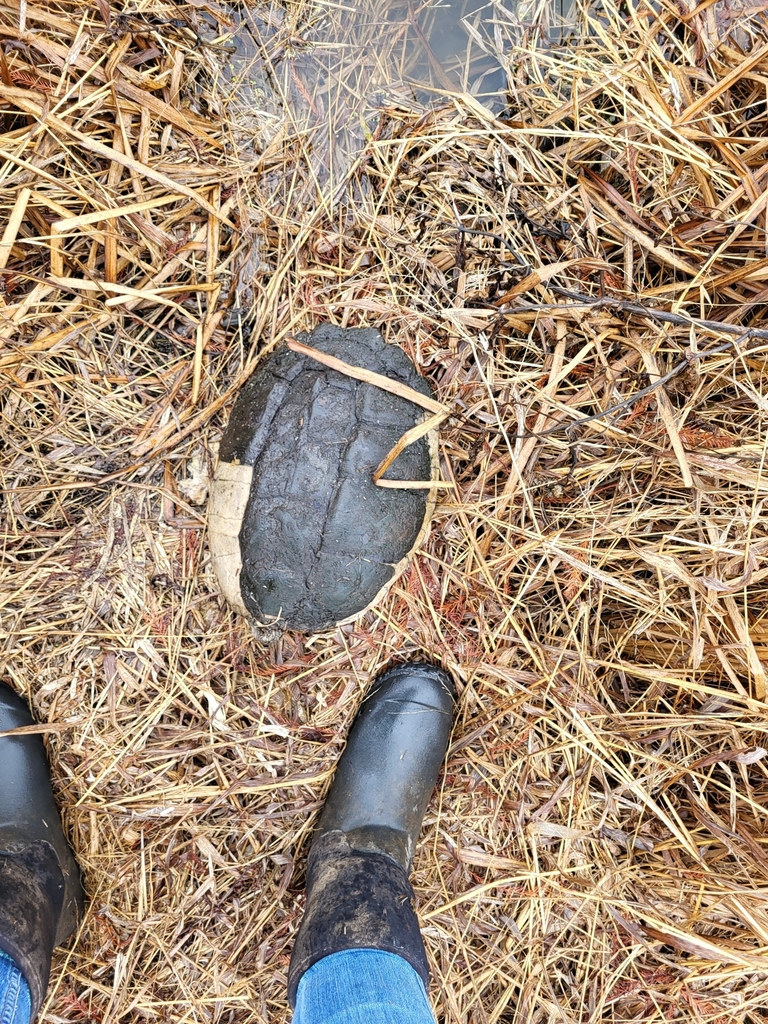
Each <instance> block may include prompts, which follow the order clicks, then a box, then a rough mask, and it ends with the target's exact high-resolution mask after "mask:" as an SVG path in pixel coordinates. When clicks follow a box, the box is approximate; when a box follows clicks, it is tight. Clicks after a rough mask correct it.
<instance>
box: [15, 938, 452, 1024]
mask: <svg viewBox="0 0 768 1024" xmlns="http://www.w3.org/2000/svg"><path fill="white" fill-rule="evenodd" d="M0 1024H2V1022H0ZM293 1024H435V1018H434V1016H433V1014H432V1010H431V1009H430V1006H429V1000H428V999H427V993H426V989H425V988H424V982H423V981H422V980H421V978H420V977H419V976H418V974H417V973H416V971H414V969H413V968H412V967H411V965H410V964H409V963H408V962H407V961H406V960H403V958H402V957H401V956H397V955H396V954H394V953H382V952H381V950H378V949H347V950H344V951H343V952H341V953H333V954H332V955H331V956H326V957H324V958H323V959H322V960H318V962H317V963H316V964H315V965H314V966H313V967H310V968H309V970H308V971H307V972H306V974H304V976H303V977H302V979H301V981H300V982H299V987H298V991H297V993H296V1009H295V1010H294V1012H293Z"/></svg>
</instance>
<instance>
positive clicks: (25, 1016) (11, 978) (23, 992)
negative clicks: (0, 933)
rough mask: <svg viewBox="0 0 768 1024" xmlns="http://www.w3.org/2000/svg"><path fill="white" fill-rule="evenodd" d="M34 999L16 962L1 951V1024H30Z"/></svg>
mask: <svg viewBox="0 0 768 1024" xmlns="http://www.w3.org/2000/svg"><path fill="white" fill-rule="evenodd" d="M31 1013H32V999H31V998H30V995H29V988H28V986H27V983H26V981H24V975H23V974H22V973H21V971H20V970H19V968H18V967H17V966H16V963H15V961H14V960H11V958H10V957H9V956H6V954H5V953H3V952H2V951H0V1024H29V1018H30V1015H31Z"/></svg>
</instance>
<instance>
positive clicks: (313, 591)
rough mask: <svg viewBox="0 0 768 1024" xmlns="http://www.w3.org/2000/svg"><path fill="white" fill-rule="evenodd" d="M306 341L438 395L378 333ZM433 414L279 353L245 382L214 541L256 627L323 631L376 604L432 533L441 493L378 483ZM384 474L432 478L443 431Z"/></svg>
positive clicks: (230, 586)
mask: <svg viewBox="0 0 768 1024" xmlns="http://www.w3.org/2000/svg"><path fill="white" fill-rule="evenodd" d="M300 340H301V341H303V342H305V343H306V344H308V345H311V346H312V347H314V348H317V349H320V350H322V351H323V352H326V353H329V354H331V355H334V356H336V357H337V358H339V359H342V360H344V361H345V362H347V363H350V364H352V365H355V366H362V367H365V368H366V369H369V370H372V371H374V372H376V373H380V374H383V375H384V376H387V377H390V378H391V379H394V380H399V381H401V382H402V383H404V384H407V385H408V386H409V387H411V388H414V389H415V390H417V391H420V392H421V393H422V394H424V395H428V396H431V389H430V387H429V385H428V383H427V382H426V381H425V380H424V378H423V377H421V376H420V375H419V374H418V373H417V371H416V369H415V367H414V366H413V364H412V363H411V361H410V360H409V359H408V357H407V356H406V354H405V353H404V352H403V351H402V350H401V349H399V348H397V347H396V346H393V345H387V344H386V343H385V342H384V340H383V338H382V337H381V335H380V334H379V332H378V331H376V330H373V329H371V328H365V329H346V330H345V329H342V328H338V327H332V326H330V325H325V326H323V327H319V328H317V329H316V330H315V331H313V332H312V333H311V334H309V335H301V336H300ZM423 419H424V412H423V410H422V409H420V408H419V407H418V406H417V405H415V404H414V403H412V402H409V401H408V400H407V399H403V398H400V397H398V396H396V395H392V394H390V393H389V392H387V391H384V390H382V389H381V388H378V387H376V386H374V385H371V384H367V383H363V382H360V381H357V380H354V379H353V378H351V377H348V376H347V375H345V374H342V373H340V372H338V371H336V370H331V369H329V368H327V367H325V366H323V365H322V364H320V363H318V362H317V361H316V360H313V359H311V358H309V357H308V356H305V355H302V354H299V353H296V352H293V351H291V350H290V349H288V348H283V349H280V350H278V351H276V352H274V353H273V354H271V355H270V356H269V357H268V358H267V359H265V360H264V362H263V363H262V364H261V365H260V366H259V367H258V369H257V370H256V371H255V373H254V375H253V376H252V377H251V379H250V380H249V381H248V382H247V383H246V384H245V386H244V387H243V390H242V391H241V393H240V395H239V397H238V399H237V401H236V403H235V406H234V408H233V410H232V415H231V417H230V420H229V424H228V425H227V428H226V430H225V432H224V436H223V438H222V441H221V445H220V447H219V463H218V466H217V469H216V473H215V475H214V480H213V484H212V487H211V498H210V507H209V543H210V548H211V554H212V559H213V566H214V570H215V572H216V575H217V577H218V579H219V584H220V586H221V589H222V593H223V594H224V596H225V597H226V598H227V600H228V601H229V602H230V604H231V605H232V606H233V607H234V608H236V609H237V610H238V611H240V612H241V613H243V614H245V615H247V616H249V618H251V620H252V622H253V623H254V624H255V625H256V626H257V627H258V628H259V629H262V630H263V628H264V627H267V628H269V629H270V630H272V631H273V630H274V629H275V628H276V627H282V628H288V629H295V630H301V631H307V632H315V631H319V630H323V629H328V628H330V627H332V626H334V625H336V624H338V623H340V622H345V621H348V620H350V619H352V618H355V617H356V616H357V615H359V614H360V613H361V612H362V611H364V610H365V609H366V608H368V607H370V606H371V605H372V604H374V603H375V602H376V601H377V600H378V599H379V598H380V597H381V596H382V594H383V592H384V591H385V590H386V589H387V588H388V587H389V586H390V585H391V584H392V582H394V580H395V578H396V577H397V575H399V573H400V572H401V571H402V570H403V568H404V567H405V565H406V563H407V560H408V557H409V556H410V554H411V553H412V551H413V550H414V548H415V547H416V546H418V544H419V543H420V542H421V540H422V539H423V536H424V534H425V533H426V530H427V528H428V523H429V518H430V516H431V513H432V509H433V507H434V493H435V492H434V490H432V489H429V488H425V489H419V490H413V489H410V490H408V489H389V488H381V487H377V486H376V485H375V484H374V483H373V479H372V475H373V471H374V470H375V468H376V466H377V465H378V464H379V462H381V460H382V459H383V458H384V456H385V455H386V454H387V452H388V451H389V450H390V449H391V448H392V446H393V445H394V444H395V442H396V441H397V440H398V439H399V438H400V437H401V436H402V434H404V433H405V431H406V430H409V429H410V428H411V427H413V426H415V425H416V424H417V423H420V422H422V421H423ZM386 476H387V477H388V478H389V479H400V480H424V481H429V480H434V479H436V476H437V436H436V432H433V433H432V434H430V435H428V436H427V437H426V438H422V439H421V440H420V441H417V442H416V443H414V444H412V445H410V446H409V447H408V448H407V449H406V450H405V451H404V452H403V453H402V454H401V455H400V456H399V457H398V458H397V460H396V461H395V462H394V464H393V465H392V467H391V468H390V469H389V470H388V471H387V473H386Z"/></svg>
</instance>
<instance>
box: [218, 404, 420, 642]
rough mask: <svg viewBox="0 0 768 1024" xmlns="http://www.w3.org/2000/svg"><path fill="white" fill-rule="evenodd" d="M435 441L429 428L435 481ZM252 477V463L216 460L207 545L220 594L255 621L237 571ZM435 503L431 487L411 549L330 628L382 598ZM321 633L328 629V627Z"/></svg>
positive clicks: (400, 571)
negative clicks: (360, 604)
mask: <svg viewBox="0 0 768 1024" xmlns="http://www.w3.org/2000/svg"><path fill="white" fill-rule="evenodd" d="M425 418H426V417H425ZM438 442H439V435H438V432H437V430H430V432H429V433H428V434H427V443H428V444H429V461H430V469H431V479H432V480H435V481H436V480H438V478H439V475H440V452H439V447H438ZM252 480H253V466H241V465H239V464H237V463H234V462H219V464H218V465H217V466H216V472H215V473H214V475H213V486H212V487H211V497H210V501H209V504H208V547H209V548H210V551H211V562H212V563H213V571H214V572H215V574H216V578H217V579H218V581H219V586H220V587H221V592H222V594H223V595H224V597H225V598H226V599H227V601H228V602H229V604H230V605H231V606H232V607H233V608H234V609H235V610H236V611H238V612H240V614H241V615H244V616H245V617H246V618H247V619H249V620H250V621H255V620H254V619H253V616H252V615H251V613H250V612H249V611H248V609H247V608H246V607H245V603H244V601H243V595H242V593H241V590H240V573H241V572H242V569H243V560H242V556H241V554H240V527H241V526H242V522H243V516H244V514H245V506H246V505H247V504H248V497H249V495H250V493H251V481H252ZM436 505H437V488H436V487H433V488H430V490H429V494H428V496H427V507H426V509H425V511H424V521H423V522H422V524H421V529H420V530H419V533H418V536H417V537H416V540H415V542H414V544H413V546H412V547H411V548H410V550H409V551H408V552H407V553H406V554H405V555H404V556H403V557H402V558H401V559H400V561H399V562H397V564H396V565H394V566H393V569H394V570H395V571H394V573H393V575H392V578H391V579H389V580H387V582H386V583H385V584H384V586H383V587H382V588H381V589H380V590H379V592H378V593H377V594H376V596H375V597H374V599H373V600H372V601H370V602H369V603H368V604H367V605H366V606H365V608H361V609H360V611H359V612H355V614H354V615H350V616H348V617H347V618H346V619H341V620H340V621H339V622H337V623H336V624H335V625H334V626H331V627H330V628H331V629H335V628H336V627H337V626H346V625H348V624H349V623H350V622H354V621H355V620H356V619H358V618H359V617H360V616H361V615H364V614H365V612H367V611H370V609H371V608H373V607H374V606H375V605H377V604H378V603H379V601H382V600H383V599H384V596H385V595H386V593H387V591H388V590H389V588H390V587H391V586H392V585H393V584H394V583H395V582H396V581H397V579H398V578H399V577H400V576H402V574H403V573H404V572H405V569H406V567H407V566H408V563H409V562H410V560H411V558H412V556H413V554H414V552H415V551H418V549H419V548H420V547H421V545H422V544H423V543H424V541H425V540H426V539H427V535H428V533H429V524H430V521H431V519H432V515H433V513H434V511H435V506H436ZM256 625H257V626H265V625H267V624H266V623H256ZM322 632H327V630H323V631H322Z"/></svg>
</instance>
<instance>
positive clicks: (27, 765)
mask: <svg viewBox="0 0 768 1024" xmlns="http://www.w3.org/2000/svg"><path fill="white" fill-rule="evenodd" d="M33 724H34V723H33V721H32V717H31V715H30V713H29V708H28V707H27V705H26V703H25V702H24V701H23V700H22V698H21V697H20V696H19V695H18V694H17V693H15V692H14V691H13V690H12V689H11V688H10V687H9V686H7V685H6V684H5V683H1V682H0V732H7V731H9V730H11V729H20V728H23V727H25V726H30V725H33ZM82 903H83V890H82V886H81V884H80V875H79V872H78V869H77V864H76V863H75V859H74V857H73V856H72V851H71V850H70V848H69V845H68V843H67V840H66V839H65V837H64V832H63V831H62V828H61V822H60V820H59V812H58V810H57V809H56V804H55V802H54V799H53V792H52V790H51V780H50V774H49V768H48V760H47V758H46V756H45V748H44V747H43V741H42V739H41V737H40V736H39V735H35V734H32V735H27V736H0V950H2V951H3V952H4V953H7V954H8V955H9V956H10V957H12V958H13V959H14V960H15V961H16V964H17V966H18V967H19V969H20V971H21V973H22V974H23V975H24V979H25V981H26V982H27V985H28V986H29V990H30V993H31V995H32V1018H33V1019H34V1017H35V1015H36V1014H37V1011H38V1010H39V1008H40V1004H41V1003H42V1001H43V998H44V996H45V992H46V989H47V988H48V975H49V973H50V969H51V953H52V952H53V948H54V946H57V945H58V944H59V943H60V942H63V941H64V940H65V939H66V938H67V937H68V936H69V935H70V933H71V932H72V931H73V930H74V928H75V926H76V924H77V919H78V916H79V914H80V912H81V910H82Z"/></svg>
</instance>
